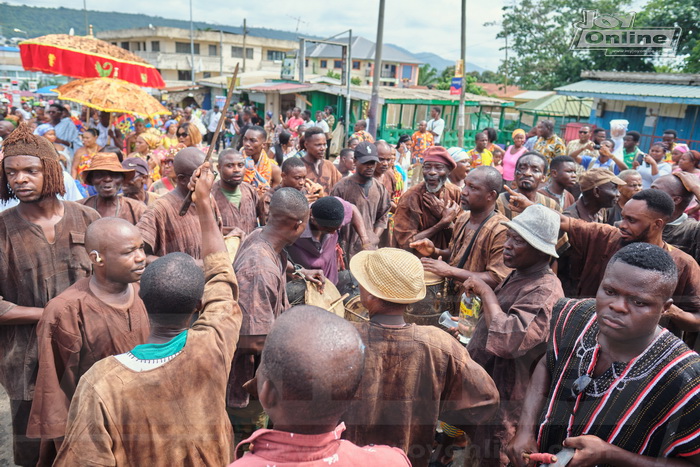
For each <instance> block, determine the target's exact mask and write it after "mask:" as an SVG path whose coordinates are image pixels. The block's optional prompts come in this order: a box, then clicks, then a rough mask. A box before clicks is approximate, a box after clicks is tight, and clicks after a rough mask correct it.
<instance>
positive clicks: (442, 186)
mask: <svg viewBox="0 0 700 467" xmlns="http://www.w3.org/2000/svg"><path fill="white" fill-rule="evenodd" d="M455 167H456V165H455V162H454V160H453V159H452V157H451V156H450V154H449V153H448V152H447V149H445V148H443V147H441V146H433V147H430V148H428V149H427V150H426V151H425V153H424V154H423V178H424V180H423V181H422V182H420V183H418V184H417V185H414V186H412V187H411V188H409V189H408V190H407V191H406V193H404V194H403V195H402V196H401V198H400V199H399V204H398V206H397V207H396V214H395V215H394V238H395V239H396V245H397V246H398V247H399V248H402V249H404V250H408V251H411V252H414V251H415V250H413V249H412V248H411V247H410V244H411V243H413V242H417V241H418V240H422V239H424V238H427V239H429V240H430V241H432V242H433V245H435V248H439V249H443V248H447V246H448V245H449V243H450V238H451V236H452V231H451V230H450V225H451V223H452V221H453V220H454V217H452V218H449V217H448V218H446V217H445V215H444V214H445V210H447V209H449V208H452V211H453V212H454V215H455V216H456V214H457V211H456V205H457V204H458V203H459V199H460V195H461V190H460V189H459V188H458V187H457V186H455V185H452V184H451V183H447V176H448V175H449V173H450V171H451V170H452V169H454V168H455Z"/></svg>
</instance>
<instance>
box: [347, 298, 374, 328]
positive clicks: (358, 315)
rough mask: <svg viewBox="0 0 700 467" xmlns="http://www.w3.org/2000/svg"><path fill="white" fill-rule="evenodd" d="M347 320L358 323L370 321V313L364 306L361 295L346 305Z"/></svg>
mask: <svg viewBox="0 0 700 467" xmlns="http://www.w3.org/2000/svg"><path fill="white" fill-rule="evenodd" d="M345 319H346V320H348V321H354V322H356V323H363V322H365V321H369V311H367V308H365V307H364V305H362V302H361V301H360V296H359V295H355V296H354V297H352V298H351V299H350V300H348V301H347V302H346V303H345Z"/></svg>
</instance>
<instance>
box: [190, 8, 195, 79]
mask: <svg viewBox="0 0 700 467" xmlns="http://www.w3.org/2000/svg"><path fill="white" fill-rule="evenodd" d="M190 60H192V63H191V65H192V72H191V73H192V76H191V78H192V85H193V86H194V23H193V22H192V0H190Z"/></svg>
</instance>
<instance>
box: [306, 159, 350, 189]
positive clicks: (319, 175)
mask: <svg viewBox="0 0 700 467" xmlns="http://www.w3.org/2000/svg"><path fill="white" fill-rule="evenodd" d="M301 160H302V161H303V162H304V164H305V165H306V178H307V180H311V181H312V182H315V183H318V184H319V185H321V186H322V187H323V191H324V192H325V193H330V192H331V190H333V187H334V186H335V184H336V183H338V181H339V180H340V179H341V178H343V175H342V174H341V173H340V172H338V169H336V168H335V165H333V163H332V162H331V161H329V160H326V159H323V160H322V161H321V166H320V169H319V170H318V171H316V167H315V166H314V164H312V163H310V162H309V161H307V160H306V158H304V157H302V158H301Z"/></svg>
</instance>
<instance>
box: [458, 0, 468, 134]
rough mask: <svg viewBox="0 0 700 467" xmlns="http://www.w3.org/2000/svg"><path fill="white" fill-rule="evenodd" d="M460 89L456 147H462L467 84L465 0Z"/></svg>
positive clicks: (464, 3)
mask: <svg viewBox="0 0 700 467" xmlns="http://www.w3.org/2000/svg"><path fill="white" fill-rule="evenodd" d="M461 29H462V40H461V48H462V50H461V52H462V53H461V58H462V88H461V89H460V91H459V110H458V112H457V145H458V146H459V147H464V117H465V116H464V92H465V89H464V88H465V87H466V84H467V0H462V24H461Z"/></svg>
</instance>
